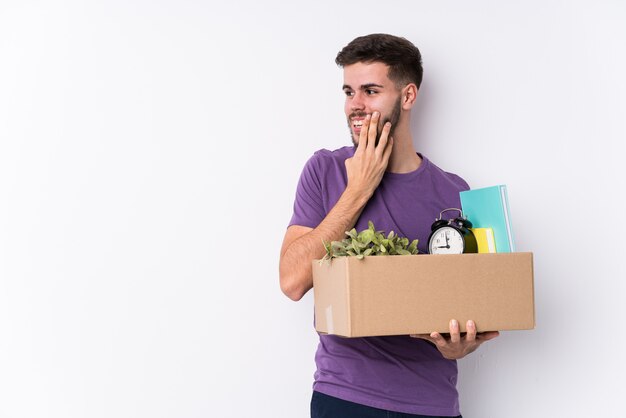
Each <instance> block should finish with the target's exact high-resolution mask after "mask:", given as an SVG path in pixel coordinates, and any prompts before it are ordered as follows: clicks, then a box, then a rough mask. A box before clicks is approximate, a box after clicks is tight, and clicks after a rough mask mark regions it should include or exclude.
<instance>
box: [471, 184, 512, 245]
mask: <svg viewBox="0 0 626 418" xmlns="http://www.w3.org/2000/svg"><path fill="white" fill-rule="evenodd" d="M460 197H461V209H462V210H463V215H465V216H466V217H467V219H469V221H470V222H471V223H472V225H473V227H474V228H491V229H493V234H494V237H495V240H496V251H497V252H499V253H512V252H514V251H515V243H514V241H513V229H512V228H511V211H510V209H509V199H508V197H507V193H506V186H505V185H498V186H492V187H485V188H482V189H474V190H467V191H464V192H461V193H460Z"/></svg>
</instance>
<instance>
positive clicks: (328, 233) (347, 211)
mask: <svg viewBox="0 0 626 418" xmlns="http://www.w3.org/2000/svg"><path fill="white" fill-rule="evenodd" d="M367 200H368V198H367V197H363V196H362V195H359V194H356V193H352V192H350V191H349V190H347V189H346V191H344V193H343V194H342V195H341V197H340V198H339V200H338V201H337V203H336V204H335V206H334V207H333V208H332V209H331V211H330V212H329V213H328V215H326V218H324V220H322V222H321V223H320V224H319V225H318V226H317V227H316V228H314V229H313V230H311V231H309V232H308V233H306V234H305V235H303V236H301V237H299V238H297V239H295V240H294V241H293V242H291V243H290V244H289V245H288V247H287V248H286V249H285V250H284V253H283V254H282V257H281V261H280V276H281V286H282V289H283V292H284V293H285V294H286V295H287V296H288V297H289V298H291V299H293V300H299V299H300V298H302V296H304V294H305V293H306V292H308V291H309V290H310V289H311V288H312V287H313V274H312V267H311V261H312V260H315V259H320V258H322V257H323V256H324V254H325V253H326V250H325V249H324V246H323V244H322V241H326V242H330V241H337V240H340V239H342V238H343V237H344V236H345V232H346V231H347V230H349V229H351V228H352V227H353V226H354V224H355V223H356V221H357V219H358V218H359V215H360V214H361V212H362V211H363V208H364V207H365V204H366V203H367Z"/></svg>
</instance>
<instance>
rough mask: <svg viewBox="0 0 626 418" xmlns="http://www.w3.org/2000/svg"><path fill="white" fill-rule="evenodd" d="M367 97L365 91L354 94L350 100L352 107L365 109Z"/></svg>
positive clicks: (353, 108)
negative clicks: (364, 94)
mask: <svg viewBox="0 0 626 418" xmlns="http://www.w3.org/2000/svg"><path fill="white" fill-rule="evenodd" d="M364 99H365V97H364V96H363V93H361V92H359V91H357V92H356V93H354V96H352V100H350V109H352V110H353V111H355V110H364V109H365V100H364Z"/></svg>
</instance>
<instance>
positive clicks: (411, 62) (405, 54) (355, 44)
mask: <svg viewBox="0 0 626 418" xmlns="http://www.w3.org/2000/svg"><path fill="white" fill-rule="evenodd" d="M335 62H336V63H337V65H339V66H340V67H345V66H346V65H351V64H356V63H357V62H365V63H369V62H382V63H384V64H387V65H388V66H389V73H388V74H387V77H389V79H390V80H391V81H393V82H394V83H395V84H396V86H401V85H403V84H408V83H415V85H416V86H417V88H418V89H419V87H420V84H422V73H423V72H424V70H423V69H422V54H420V51H419V49H417V47H416V46H415V45H413V44H412V43H411V42H409V41H408V40H406V39H404V38H401V37H399V36H393V35H387V34H385V33H374V34H371V35H366V36H359V37H358V38H356V39H354V40H353V41H352V42H350V43H349V44H348V45H346V46H345V47H344V48H343V49H342V50H341V51H339V53H338V54H337V58H335Z"/></svg>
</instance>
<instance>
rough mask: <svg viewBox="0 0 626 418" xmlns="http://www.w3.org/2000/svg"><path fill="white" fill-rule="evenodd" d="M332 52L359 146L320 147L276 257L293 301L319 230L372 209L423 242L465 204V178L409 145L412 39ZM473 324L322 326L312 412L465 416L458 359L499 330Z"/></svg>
mask: <svg viewBox="0 0 626 418" xmlns="http://www.w3.org/2000/svg"><path fill="white" fill-rule="evenodd" d="M336 62H337V64H338V65H339V66H341V67H343V71H344V85H343V91H344V93H345V95H346V102H345V108H344V111H345V114H346V118H347V122H348V128H349V130H350V135H351V138H352V142H353V146H347V147H343V148H340V149H338V150H335V151H328V150H320V151H317V152H316V153H315V154H314V155H313V157H311V159H310V160H309V161H308V162H307V164H306V165H305V167H304V170H303V172H302V175H301V177H300V182H299V184H298V188H297V192H296V200H295V204H294V214H293V217H292V219H291V222H290V223H289V227H288V228H287V232H286V234H285V238H284V241H283V246H282V249H281V257H280V285H281V289H282V291H283V292H284V293H285V294H286V295H287V296H288V297H289V298H291V299H293V300H296V301H297V300H299V299H300V298H302V296H303V295H304V294H305V293H306V292H307V291H309V290H310V289H311V288H312V287H313V279H312V273H311V261H312V260H313V259H319V258H321V257H323V256H324V254H325V250H324V247H323V245H322V240H324V241H332V240H340V239H342V238H343V237H344V233H345V231H348V230H350V229H352V228H353V227H355V228H356V229H357V230H359V231H360V230H362V229H365V228H367V223H368V221H370V220H371V221H372V222H374V225H375V226H376V228H377V229H380V230H384V231H387V232H389V231H391V230H393V231H395V232H396V233H398V234H400V235H403V236H405V237H407V238H409V239H410V240H413V239H415V238H417V239H419V246H418V248H419V250H420V252H421V253H425V252H427V250H426V243H427V239H428V236H429V233H430V225H431V224H432V222H433V220H434V219H435V218H436V217H437V216H438V215H439V212H440V211H441V210H443V209H445V208H450V207H460V201H459V192H460V191H462V190H467V189H468V188H469V187H468V185H467V183H466V182H465V181H464V180H463V179H462V178H460V177H459V176H457V175H455V174H451V173H447V172H445V171H443V170H441V169H440V168H438V167H437V166H436V165H434V164H433V163H432V162H430V161H429V160H428V159H427V158H426V157H424V156H423V155H421V154H419V153H417V152H416V151H415V149H414V147H413V139H412V136H411V132H410V118H411V109H412V108H413V105H414V104H415V101H416V99H417V94H418V91H419V86H420V83H421V81H422V64H421V54H420V52H419V50H418V49H417V48H416V47H415V46H414V45H413V44H412V43H410V42H409V41H407V40H406V39H404V38H399V37H395V36H391V35H384V34H375V35H368V36H363V37H359V38H356V39H355V40H353V41H352V42H350V43H349V44H348V45H347V46H346V47H345V48H344V49H343V50H342V51H341V52H339V54H338V55H337V59H336ZM416 303H419V301H416ZM467 330H468V331H467V333H466V335H464V336H461V335H460V332H459V325H458V323H457V322H456V321H455V320H451V321H450V335H449V336H443V335H441V334H439V333H432V334H430V335H428V334H426V335H415V336H408V335H403V336H392V337H370V338H342V337H336V336H332V335H320V344H319V346H318V350H317V354H316V356H315V361H316V364H317V371H316V373H315V383H314V385H313V390H314V392H313V398H312V401H311V416H312V417H314V418H322V417H324V418H350V417H358V418H364V417H388V416H403V417H420V416H446V417H452V416H459V414H460V412H459V402H458V394H457V391H456V381H457V365H456V359H459V358H462V357H464V356H465V355H467V354H469V353H471V352H472V351H474V350H475V349H476V348H478V346H479V345H480V344H481V343H482V342H484V341H486V340H489V339H491V338H494V337H495V336H497V335H498V333H497V332H492V333H482V334H477V333H476V327H475V325H474V323H473V322H472V321H468V323H467ZM394 413H396V415H393V414H394Z"/></svg>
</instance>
